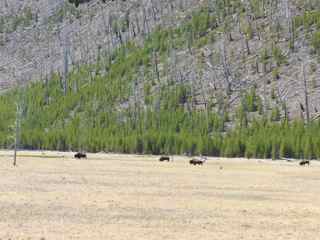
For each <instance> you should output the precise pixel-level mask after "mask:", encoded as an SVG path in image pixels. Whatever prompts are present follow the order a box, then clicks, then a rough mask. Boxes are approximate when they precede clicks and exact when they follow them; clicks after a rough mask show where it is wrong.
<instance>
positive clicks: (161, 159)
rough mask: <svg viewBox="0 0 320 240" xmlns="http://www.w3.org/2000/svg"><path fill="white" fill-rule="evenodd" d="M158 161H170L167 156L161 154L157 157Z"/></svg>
mask: <svg viewBox="0 0 320 240" xmlns="http://www.w3.org/2000/svg"><path fill="white" fill-rule="evenodd" d="M159 161H160V162H164V161H167V162H170V157H168V156H161V157H160V158H159Z"/></svg>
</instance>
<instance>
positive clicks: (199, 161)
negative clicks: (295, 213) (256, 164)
mask: <svg viewBox="0 0 320 240" xmlns="http://www.w3.org/2000/svg"><path fill="white" fill-rule="evenodd" d="M74 158H76V159H82V158H84V159H86V158H87V154H86V153H83V152H77V153H76V154H75V155H74ZM159 161H160V162H170V161H173V159H171V158H170V157H169V156H161V157H160V158H159ZM206 161H207V157H204V156H200V157H195V158H192V159H191V160H190V161H189V164H191V165H194V166H196V165H200V166H202V165H203V164H205V163H206ZM299 165H300V166H305V165H308V166H309V165H310V161H309V160H302V161H300V162H299Z"/></svg>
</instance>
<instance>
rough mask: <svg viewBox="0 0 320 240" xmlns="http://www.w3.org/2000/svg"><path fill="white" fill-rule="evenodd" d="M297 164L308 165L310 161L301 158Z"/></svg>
mask: <svg viewBox="0 0 320 240" xmlns="http://www.w3.org/2000/svg"><path fill="white" fill-rule="evenodd" d="M299 165H300V166H304V165H308V166H309V165H310V161H309V160H303V161H301V162H299Z"/></svg>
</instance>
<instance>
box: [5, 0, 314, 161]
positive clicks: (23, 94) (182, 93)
mask: <svg viewBox="0 0 320 240" xmlns="http://www.w3.org/2000/svg"><path fill="white" fill-rule="evenodd" d="M18 2H19V1H17V3H16V4H14V1H13V2H12V3H11V4H12V5H11V6H9V5H8V4H7V5H8V6H7V7H6V8H5V9H10V11H15V12H16V14H17V16H18V17H20V18H23V20H19V21H18V23H19V24H18V26H16V27H14V28H13V27H12V26H15V25H16V24H13V25H10V24H8V23H7V24H6V25H3V26H5V27H6V28H5V29H6V30H5V31H3V30H2V32H4V33H3V34H2V36H3V39H5V41H3V42H2V46H1V50H0V53H1V55H3V56H5V57H4V58H2V60H1V61H3V63H1V64H2V67H1V74H2V75H0V82H2V86H5V87H9V89H10V86H14V85H16V86H20V87H18V88H15V89H13V90H9V91H6V92H5V93H4V94H3V95H2V96H1V97H0V110H1V112H2V113H4V114H1V116H0V133H2V134H1V135H0V145H3V146H6V147H10V146H11V144H12V138H10V136H12V133H13V129H10V128H8V126H11V125H12V124H13V123H14V118H15V115H16V114H15V110H16V108H15V106H14V105H15V102H16V101H17V100H18V101H17V102H18V103H19V104H18V106H19V107H20V108H19V109H21V118H22V125H21V130H22V131H21V145H22V147H24V148H31V149H35V148H36V149H59V150H72V149H73V150H75V149H85V150H88V151H114V152H127V153H132V152H138V153H153V154H160V153H178V154H208V155H216V156H218V155H224V156H230V157H232V156H247V157H262V158H270V157H272V158H278V157H296V158H300V157H304V158H318V157H319V156H320V152H319V149H320V139H319V134H320V124H319V121H317V120H316V119H317V118H319V112H318V109H320V80H319V74H320V72H319V54H320V24H319V23H320V4H319V2H318V1H316V0H313V1H312V0H310V1H306V2H305V1H285V0H282V1H272V0H270V1H256V0H251V1H249V0H246V1H240V0H230V1H222V0H221V1H220V0H218V1H210V0H206V1H188V0H185V1H151V0H150V1H148V0H145V1H113V2H107V3H106V4H102V3H101V2H100V1H91V2H90V3H89V4H82V5H80V7H79V8H75V7H74V6H73V5H70V4H68V3H64V2H63V1H61V2H59V1H57V2H56V5H55V6H50V4H49V2H48V3H43V5H37V7H35V6H36V5H35V2H36V1H34V2H33V1H31V0H30V1H26V2H27V3H25V4H26V5H24V6H18ZM28 4H29V5H28ZM42 7H43V9H45V8H47V9H49V10H48V12H50V13H48V12H45V11H43V9H42ZM28 9H29V10H28ZM35 9H38V10H35ZM10 11H9V10H8V11H4V13H1V14H2V18H5V19H8V18H9V17H8V16H9V15H8V13H9V12H10ZM21 11H22V12H24V14H22V13H21ZM30 11H31V12H30ZM37 12H39V17H34V16H38V15H37V14H36V15H35V13H37ZM40 13H41V14H40ZM21 14H22V15H21ZM11 15H12V14H11ZM22 16H23V17H22ZM9 19H11V17H10V18H9ZM26 19H29V20H26ZM39 19H40V20H39ZM12 21H13V22H15V21H17V20H12ZM9 22H10V21H9ZM0 23H1V21H0ZM0 26H1V24H0ZM8 26H11V28H10V29H9V30H8ZM3 28H4V27H2V29H3ZM6 56H7V57H6ZM5 61H7V62H5ZM7 66H10V67H7ZM10 69H11V70H10ZM10 71H11V72H10ZM8 79H10V81H9V80H8ZM31 80H34V81H32V82H33V83H28V82H29V81H31ZM0 85H1V84H0ZM18 116H19V114H18Z"/></svg>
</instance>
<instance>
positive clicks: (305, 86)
mask: <svg viewBox="0 0 320 240" xmlns="http://www.w3.org/2000/svg"><path fill="white" fill-rule="evenodd" d="M302 77H303V85H304V100H305V106H306V117H307V123H309V122H310V111H309V95H308V88H307V79H306V71H305V66H304V63H302Z"/></svg>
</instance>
